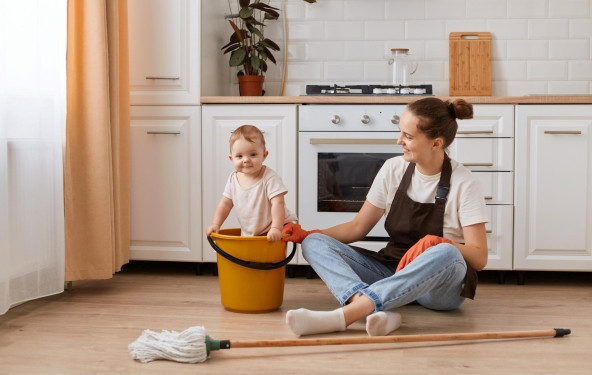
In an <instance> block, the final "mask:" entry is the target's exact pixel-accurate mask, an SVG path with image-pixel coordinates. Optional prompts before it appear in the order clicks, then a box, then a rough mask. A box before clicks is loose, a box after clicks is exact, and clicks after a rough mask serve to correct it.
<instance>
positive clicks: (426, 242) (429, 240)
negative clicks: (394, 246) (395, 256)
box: [395, 234, 452, 272]
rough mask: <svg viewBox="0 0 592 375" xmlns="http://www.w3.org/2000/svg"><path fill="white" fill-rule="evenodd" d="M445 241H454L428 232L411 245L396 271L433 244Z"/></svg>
mask: <svg viewBox="0 0 592 375" xmlns="http://www.w3.org/2000/svg"><path fill="white" fill-rule="evenodd" d="M443 242H446V243H452V241H450V240H449V239H448V238H444V237H438V236H434V235H431V234H426V235H425V236H424V237H423V238H422V239H420V240H419V241H417V242H416V243H415V245H413V246H411V247H410V248H409V250H407V252H406V253H405V255H403V258H401V261H400V262H399V265H398V266H397V270H396V271H395V272H399V271H400V270H402V269H403V268H405V267H406V266H407V265H408V264H409V263H411V262H413V260H414V259H415V258H417V257H418V256H419V255H420V254H421V253H423V252H424V251H426V250H427V249H429V248H430V247H432V246H436V245H438V244H441V243H443Z"/></svg>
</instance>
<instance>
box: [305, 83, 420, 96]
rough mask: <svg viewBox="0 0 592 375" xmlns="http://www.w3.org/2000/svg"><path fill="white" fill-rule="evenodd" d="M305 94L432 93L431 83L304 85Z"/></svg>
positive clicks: (396, 94) (416, 94) (394, 94)
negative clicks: (400, 84)
mask: <svg viewBox="0 0 592 375" xmlns="http://www.w3.org/2000/svg"><path fill="white" fill-rule="evenodd" d="M306 95H327V96H330V95H335V96H341V95H352V96H353V95H388V96H419V95H432V85H409V86H388V85H386V86H385V85H345V86H339V85H306Z"/></svg>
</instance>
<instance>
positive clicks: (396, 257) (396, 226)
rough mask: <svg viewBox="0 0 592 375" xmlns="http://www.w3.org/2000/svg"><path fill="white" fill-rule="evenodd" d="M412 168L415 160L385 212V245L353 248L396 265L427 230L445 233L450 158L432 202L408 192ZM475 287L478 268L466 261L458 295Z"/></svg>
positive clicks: (466, 294)
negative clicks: (462, 285) (386, 212)
mask: <svg viewBox="0 0 592 375" xmlns="http://www.w3.org/2000/svg"><path fill="white" fill-rule="evenodd" d="M414 170H415V163H410V164H409V166H408V167H407V170H406V171H405V174H404V175H403V179H402V180H401V184H400V185H399V188H398V189H397V192H396V193H395V198H394V199H393V202H392V204H391V209H390V211H389V213H388V215H387V216H386V221H385V223H384V227H385V229H386V231H387V233H388V234H389V238H390V239H389V242H388V243H387V245H386V247H385V248H384V249H382V250H380V251H379V252H374V251H370V250H366V249H361V248H356V250H358V251H360V252H362V253H364V254H365V255H368V256H370V257H373V258H375V259H377V260H379V261H380V262H382V263H385V264H388V265H391V266H393V267H395V268H396V267H397V264H399V261H400V260H401V258H402V257H403V255H404V254H405V253H406V252H407V250H409V248H410V247H411V246H413V245H414V244H415V243H416V242H417V241H419V240H420V239H421V238H423V237H424V236H425V235H426V234H432V235H435V236H439V237H443V235H444V228H443V227H444V209H445V206H446V197H447V196H448V191H449V190H450V176H451V175H452V166H451V164H450V158H449V157H448V155H444V164H443V165H442V172H441V174H440V181H439V183H438V190H437V192H436V200H435V202H434V203H419V202H415V201H414V200H412V199H411V198H409V196H408V195H407V189H408V188H409V185H410V184H411V177H412V176H413V171H414ZM476 288H477V272H476V271H475V270H474V269H473V268H471V266H470V265H469V264H468V263H467V273H466V275H465V281H464V288H463V290H462V292H461V296H463V297H467V298H471V299H472V298H474V297H475V290H476Z"/></svg>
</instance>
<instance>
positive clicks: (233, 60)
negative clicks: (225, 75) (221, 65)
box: [229, 48, 247, 66]
mask: <svg viewBox="0 0 592 375" xmlns="http://www.w3.org/2000/svg"><path fill="white" fill-rule="evenodd" d="M246 57H247V51H245V49H244V48H239V49H237V50H236V51H233V52H232V53H231V54H230V60H229V65H230V66H240V65H243V63H244V62H245V59H246Z"/></svg>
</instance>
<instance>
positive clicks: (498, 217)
mask: <svg viewBox="0 0 592 375" xmlns="http://www.w3.org/2000/svg"><path fill="white" fill-rule="evenodd" d="M473 112H474V113H473V118H472V119H467V120H459V121H458V131H457V136H456V138H455V140H454V142H453V143H452V144H451V145H450V147H449V155H450V157H451V158H453V159H455V160H457V161H458V162H460V163H463V164H464V165H465V166H466V167H467V168H469V169H470V170H471V171H472V172H473V175H474V176H475V177H476V178H477V180H479V182H480V183H481V187H482V189H483V194H484V198H485V203H486V205H487V214H488V219H489V220H488V223H487V224H486V228H485V229H486V231H487V246H488V251H489V258H488V260H487V266H486V267H485V269H486V270H511V269H512V267H513V265H512V244H513V204H514V194H513V183H514V106H513V105H485V104H482V105H474V106H473Z"/></svg>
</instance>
